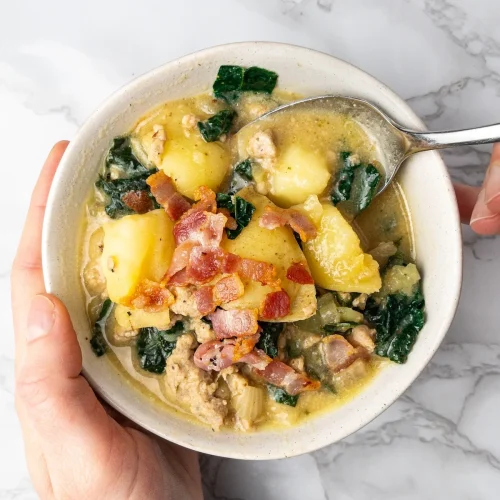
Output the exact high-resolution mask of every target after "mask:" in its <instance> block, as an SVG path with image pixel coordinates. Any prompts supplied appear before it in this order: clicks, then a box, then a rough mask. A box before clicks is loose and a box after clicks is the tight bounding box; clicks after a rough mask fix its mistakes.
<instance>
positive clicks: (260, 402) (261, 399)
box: [232, 385, 266, 423]
mask: <svg viewBox="0 0 500 500" xmlns="http://www.w3.org/2000/svg"><path fill="white" fill-rule="evenodd" d="M265 398H266V394H265V392H264V389H262V388H261V387H251V386H249V385H248V386H246V387H245V388H244V389H243V390H242V392H241V393H240V394H238V395H237V396H235V397H234V398H233V401H232V403H233V406H234V408H235V410H236V414H237V416H238V417H239V418H241V419H244V420H248V421H250V423H252V422H255V420H257V419H258V418H259V417H260V415H261V414H262V412H263V411H264V403H265Z"/></svg>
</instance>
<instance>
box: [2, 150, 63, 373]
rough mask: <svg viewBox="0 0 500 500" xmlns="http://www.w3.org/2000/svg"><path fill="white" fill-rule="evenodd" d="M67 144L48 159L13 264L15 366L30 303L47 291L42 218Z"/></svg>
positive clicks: (35, 190) (18, 356) (32, 199)
mask: <svg viewBox="0 0 500 500" xmlns="http://www.w3.org/2000/svg"><path fill="white" fill-rule="evenodd" d="M67 146H68V142H67V141H61V142H58V143H57V144H56V145H55V146H54V147H53V148H52V151H51V152H50V153H49V156H48V157H47V160H46V161H45V164H44V166H43V168H42V171H41V173H40V177H39V178H38V182H37V184H36V186H35V189H34V191H33V194H32V197H31V203H30V207H29V210H28V215H27V217H26V223H25V225H24V230H23V234H22V236H21V241H20V243H19V247H18V250H17V255H16V257H15V259H14V263H13V265H12V274H11V290H12V291H11V294H12V312H13V318H14V331H15V332H16V366H17V365H18V360H19V359H20V358H22V356H23V353H22V350H23V346H24V339H23V338H22V336H21V337H20V334H21V333H22V331H23V330H24V321H25V319H26V315H27V312H28V311H27V307H28V304H29V303H30V300H31V298H32V297H33V296H34V295H36V294H37V293H42V292H44V291H45V287H44V284H43V275H42V254H41V241H42V225H43V217H44V213H45V205H46V204H47V197H48V195H49V190H50V186H51V184H52V179H53V178H54V174H55V172H56V169H57V166H58V165H59V162H60V160H61V157H62V155H63V153H64V151H65V150H66V147H67Z"/></svg>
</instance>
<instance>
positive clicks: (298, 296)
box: [222, 187, 316, 321]
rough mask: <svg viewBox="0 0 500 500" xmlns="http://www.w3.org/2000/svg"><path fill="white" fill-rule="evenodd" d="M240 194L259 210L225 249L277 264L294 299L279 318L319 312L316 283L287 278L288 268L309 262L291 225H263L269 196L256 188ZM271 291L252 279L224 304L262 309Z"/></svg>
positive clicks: (230, 306)
mask: <svg viewBox="0 0 500 500" xmlns="http://www.w3.org/2000/svg"><path fill="white" fill-rule="evenodd" d="M237 196H241V197H242V198H244V199H245V200H247V201H249V202H250V203H252V204H253V205H255V209H256V210H255V213H254V215H253V217H252V220H251V221H250V224H249V225H248V226H247V227H246V228H245V229H243V231H242V232H241V234H240V235H239V236H238V237H237V238H236V239H234V240H226V239H225V240H224V241H223V242H222V246H223V248H224V249H225V250H227V251H229V252H232V253H235V254H236V255H239V256H240V257H245V258H249V259H255V260H261V261H264V262H269V263H271V264H274V265H275V266H276V269H277V276H278V278H280V279H281V285H282V287H283V289H284V290H285V291H286V292H287V293H288V295H289V296H290V299H291V309H290V314H288V315H287V316H285V317H283V318H280V319H279V321H297V320H300V319H305V318H308V317H310V316H312V315H313V314H314V313H315V312H316V290H315V288H314V285H300V284H298V283H294V282H293V281H290V280H288V279H287V277H286V272H287V270H288V268H289V267H290V266H291V265H292V264H293V263H294V262H305V257H304V254H303V253H302V250H301V249H300V247H299V245H298V244H297V242H296V241H295V238H294V236H293V232H292V230H291V229H290V228H288V227H279V228H276V229H272V230H269V229H265V228H262V227H260V226H259V218H260V216H261V215H262V213H263V212H264V207H266V206H267V205H272V203H271V202H270V201H269V200H268V199H267V198H266V197H265V196H263V195H260V194H258V193H257V192H255V190H254V189H253V188H251V187H248V188H245V189H242V190H241V191H240V192H238V193H237ZM271 291H273V290H272V289H271V287H269V286H267V285H266V286H263V285H261V284H260V283H257V282H254V281H250V282H248V283H245V293H244V294H243V296H242V297H240V298H239V299H237V300H234V301H232V302H230V303H229V304H226V305H224V306H222V307H224V308H225V309H234V308H251V309H253V308H258V307H259V306H260V305H261V303H262V300H263V299H264V297H265V296H266V295H267V294H268V293H269V292H271Z"/></svg>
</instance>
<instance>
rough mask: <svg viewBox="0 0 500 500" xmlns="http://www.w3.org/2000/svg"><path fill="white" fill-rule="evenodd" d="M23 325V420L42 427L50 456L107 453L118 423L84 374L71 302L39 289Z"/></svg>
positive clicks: (40, 435)
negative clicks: (73, 452)
mask: <svg viewBox="0 0 500 500" xmlns="http://www.w3.org/2000/svg"><path fill="white" fill-rule="evenodd" d="M23 331H24V334H25V336H26V349H25V352H24V359H23V360H22V362H21V366H20V369H19V373H18V375H17V380H16V395H17V398H18V400H19V406H21V407H22V408H23V409H24V411H22V412H21V413H20V417H21V418H22V419H24V422H23V423H24V425H25V426H28V427H31V428H33V429H34V430H35V432H36V433H37V436H38V439H39V442H40V444H41V447H42V449H43V452H44V454H45V456H46V457H47V460H50V458H51V457H54V456H57V457H63V456H65V450H66V451H67V450H68V449H70V450H84V449H85V450H86V451H87V452H88V453H90V454H91V456H95V457H102V455H103V454H105V453H106V450H103V447H104V448H106V446H107V447H108V448H109V440H110V435H111V433H112V432H114V429H112V426H113V425H115V426H118V424H116V422H113V420H112V419H110V418H109V417H108V416H107V414H106V412H105V410H104V408H103V407H102V405H101V404H100V403H99V402H98V400H97V398H96V396H95V394H94V392H93V391H92V389H91V387H90V386H89V384H88V383H87V381H86V380H85V379H84V378H83V377H82V376H81V375H80V371H81V369H82V355H81V351H80V346H79V344H78V340H77V337H76V334H75V331H74V330H73V326H72V324H71V320H70V318H69V314H68V312H67V310H66V308H65V307H64V306H63V304H62V303H61V302H60V301H59V300H58V299H56V298H55V297H53V296H51V295H36V296H35V297H34V298H33V299H32V301H31V304H30V308H29V313H28V321H27V325H26V327H25V328H24V329H23ZM108 451H109V450H108ZM66 454H67V453H66Z"/></svg>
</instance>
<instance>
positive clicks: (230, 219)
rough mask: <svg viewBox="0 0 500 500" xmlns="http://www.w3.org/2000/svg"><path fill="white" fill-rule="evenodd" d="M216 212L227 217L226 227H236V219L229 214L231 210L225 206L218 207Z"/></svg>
mask: <svg viewBox="0 0 500 500" xmlns="http://www.w3.org/2000/svg"><path fill="white" fill-rule="evenodd" d="M217 212H218V213H219V214H224V215H225V216H226V217H227V221H226V227H227V228H228V229H237V228H238V223H237V222H236V219H235V218H234V217H232V216H231V212H230V211H229V210H228V209H227V208H218V209H217Z"/></svg>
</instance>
